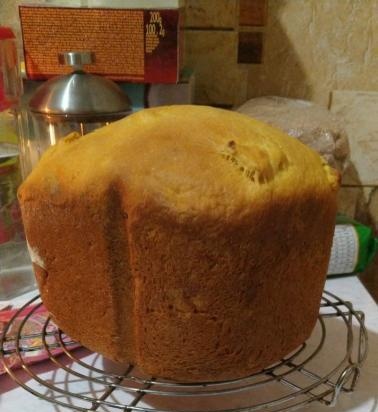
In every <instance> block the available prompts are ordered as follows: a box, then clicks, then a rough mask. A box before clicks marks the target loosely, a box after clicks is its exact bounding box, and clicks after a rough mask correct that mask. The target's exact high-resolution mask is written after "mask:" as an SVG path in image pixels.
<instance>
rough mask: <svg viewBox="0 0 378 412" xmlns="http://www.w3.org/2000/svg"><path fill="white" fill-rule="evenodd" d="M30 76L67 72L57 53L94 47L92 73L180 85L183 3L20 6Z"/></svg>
mask: <svg viewBox="0 0 378 412" xmlns="http://www.w3.org/2000/svg"><path fill="white" fill-rule="evenodd" d="M19 12H20V21H21V27H22V36H23V45H24V56H25V69H26V74H27V77H28V78H29V79H32V80H43V79H48V78H50V77H52V76H56V75H61V74H65V73H68V72H70V71H71V68H69V67H65V66H62V65H61V64H59V61H58V54H59V53H63V52H68V51H91V52H93V53H94V55H95V62H94V63H93V64H90V65H88V66H86V67H85V70H86V71H88V72H89V73H94V74H100V75H104V76H106V77H108V78H110V79H113V80H118V81H129V82H138V83H177V82H178V80H179V74H180V69H181V67H182V56H183V53H182V48H183V41H182V34H181V31H180V27H181V24H182V13H183V9H182V8H181V7H177V8H171V9H150V8H149V9H136V8H130V9H127V8H74V7H41V6H20V7H19Z"/></svg>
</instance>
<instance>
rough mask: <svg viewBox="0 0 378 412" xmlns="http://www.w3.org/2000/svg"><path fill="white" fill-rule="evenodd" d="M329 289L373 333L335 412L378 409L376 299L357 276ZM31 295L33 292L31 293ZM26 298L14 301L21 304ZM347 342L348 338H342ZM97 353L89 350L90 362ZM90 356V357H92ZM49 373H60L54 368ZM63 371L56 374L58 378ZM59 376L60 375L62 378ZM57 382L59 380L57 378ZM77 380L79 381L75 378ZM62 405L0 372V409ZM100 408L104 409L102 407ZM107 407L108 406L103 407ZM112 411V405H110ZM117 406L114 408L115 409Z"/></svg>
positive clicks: (60, 411) (27, 410)
mask: <svg viewBox="0 0 378 412" xmlns="http://www.w3.org/2000/svg"><path fill="white" fill-rule="evenodd" d="M326 290H328V291H329V292H332V293H334V294H336V295H337V296H339V297H340V298H342V299H344V300H348V301H351V302H352V303H353V305H354V307H355V308H356V309H359V310H362V311H363V312H365V315H366V327H367V329H368V333H369V353H368V358H367V360H366V362H365V364H364V366H363V368H362V372H361V377H360V380H359V382H358V384H357V388H356V390H355V391H354V392H353V393H350V394H349V393H341V395H340V397H339V400H338V402H337V405H336V407H335V408H332V411H333V412H347V411H348V412H378V307H377V304H376V303H375V301H374V299H373V298H372V297H371V295H370V294H369V292H368V291H367V290H366V288H365V286H364V284H363V283H362V282H361V281H360V280H359V278H358V277H356V276H349V277H337V278H331V279H329V280H328V281H327V284H326ZM28 295H29V296H30V294H28ZM22 300H23V298H19V299H17V300H14V301H12V303H14V304H19V303H21V301H22ZM340 341H341V342H342V344H344V342H345V341H342V340H341V339H340ZM95 356H96V355H95V354H90V355H89V354H88V356H87V358H86V362H88V359H90V358H91V357H95ZM88 357H89V358H88ZM38 368H39V369H40V371H41V373H46V372H47V371H46V370H44V368H48V363H47V362H42V363H41V364H40V365H39V366H38ZM49 373H50V374H51V373H52V374H53V375H54V373H56V372H54V371H51V366H50V367H49ZM58 375H59V374H56V375H55V378H56V377H57V376H58ZM58 380H59V379H58ZM54 382H56V381H54ZM73 384H75V383H74V382H73ZM66 410H68V409H65V408H63V407H60V406H56V405H52V404H50V403H48V402H45V401H42V400H40V399H38V398H36V397H34V396H33V395H31V394H29V393H28V392H26V391H25V390H23V389H21V388H19V387H17V385H16V384H14V383H13V381H12V380H11V379H10V378H9V377H8V376H6V375H3V376H0V411H1V412H16V411H17V412H19V411H20V412H64V411H66ZM99 410H100V409H99ZM101 410H102V411H105V409H101ZM106 410H107V411H109V410H108V409H106ZM112 410H113V409H112ZM305 410H306V411H310V412H315V411H319V412H321V411H327V410H330V409H329V408H328V407H326V406H323V405H320V404H318V403H314V404H311V405H310V406H308V407H307V408H306V409H305Z"/></svg>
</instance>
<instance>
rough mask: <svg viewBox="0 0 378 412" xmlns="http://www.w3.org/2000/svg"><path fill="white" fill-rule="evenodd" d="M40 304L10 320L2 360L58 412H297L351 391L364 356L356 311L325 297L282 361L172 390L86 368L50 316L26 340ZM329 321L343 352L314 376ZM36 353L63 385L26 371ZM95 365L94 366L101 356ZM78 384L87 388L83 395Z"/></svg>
mask: <svg viewBox="0 0 378 412" xmlns="http://www.w3.org/2000/svg"><path fill="white" fill-rule="evenodd" d="M35 303H37V305H36V306H34V308H33V309H32V310H30V311H28V313H27V314H26V315H25V316H24V317H23V319H22V322H21V323H20V325H19V327H18V328H17V329H16V330H14V323H15V319H16V318H17V317H19V316H20V314H23V313H24V312H25V310H26V309H28V308H30V306H31V305H32V304H35ZM41 305H42V302H41V301H40V298H39V296H36V297H35V298H33V299H32V300H30V301H29V302H28V303H26V304H25V305H24V306H23V307H22V308H21V309H20V310H19V311H18V312H17V313H16V314H15V315H14V316H13V318H12V319H11V320H10V322H9V323H8V324H7V326H6V328H5V330H4V333H3V336H2V337H1V339H0V358H1V359H2V361H3V363H4V366H5V369H6V371H7V373H8V374H9V375H10V377H11V378H12V379H13V380H14V381H16V382H17V383H18V384H19V385H20V386H21V387H23V388H24V389H26V390H27V391H29V392H30V393H32V394H33V395H35V396H37V397H39V398H42V399H45V400H46V401H49V402H52V403H54V404H55V405H56V406H61V407H68V408H70V409H71V410H77V411H82V412H88V411H97V410H98V411H100V410H101V411H115V410H123V411H140V412H141V411H147V412H152V411H154V412H167V411H169V412H199V411H201V412H203V411H214V412H247V411H248V412H250V411H261V410H264V411H275V412H278V411H293V410H297V409H300V408H301V407H303V406H305V405H307V404H309V403H311V402H314V401H318V402H321V403H323V404H325V405H329V406H333V405H335V403H336V401H337V398H338V396H339V394H340V392H350V391H353V390H354V388H355V385H356V382H357V379H358V377H359V373H360V368H361V366H362V364H363V362H364V360H365V358H366V355H367V331H366V328H365V325H364V314H363V312H361V311H357V310H354V309H353V306H352V304H351V303H350V302H346V301H344V300H342V299H340V298H338V297H337V296H335V295H333V294H332V293H329V292H324V294H323V297H322V302H321V307H320V314H319V318H318V323H317V326H316V328H317V329H318V334H317V335H318V336H317V337H316V338H313V337H311V338H310V339H309V340H308V341H307V342H305V343H303V344H302V346H301V347H299V348H298V349H297V350H296V351H295V352H293V353H291V354H290V355H288V356H287V357H285V358H284V359H282V360H281V361H280V362H278V363H276V364H275V365H272V366H271V367H269V368H266V369H264V370H262V371H261V372H259V373H255V374H253V375H251V376H249V377H246V378H243V379H237V380H232V381H224V382H202V383H195V384H193V383H190V384H188V383H176V382H171V381H164V380H159V379H155V378H151V377H144V376H143V375H142V374H140V373H139V372H138V371H137V370H136V369H135V368H134V367H133V366H132V365H127V366H126V367H125V369H124V371H123V372H122V373H118V372H113V371H109V368H104V366H103V365H102V366H98V365H97V364H96V363H93V362H92V361H91V363H88V362H85V361H84V360H83V359H80V358H79V357H78V356H77V355H76V353H77V352H74V351H72V345H73V344H74V342H73V341H71V340H70V339H69V338H68V337H66V336H65V335H64V334H63V332H62V331H61V330H59V329H57V328H56V327H55V326H54V325H53V324H52V323H51V320H50V318H49V317H47V318H46V321H45V323H44V325H43V327H42V330H41V331H40V332H38V333H35V334H33V335H31V334H27V333H25V332H24V331H25V327H26V325H27V323H28V321H29V320H30V318H31V316H32V315H33V313H34V312H35V311H36V310H37V309H38V307H40V306H41ZM330 320H331V321H332V320H338V324H339V326H340V320H341V325H342V329H343V331H344V336H345V342H344V344H345V350H343V352H342V356H341V358H340V359H337V360H336V359H333V356H331V357H328V359H327V362H326V363H327V364H328V370H327V371H319V370H316V368H315V366H314V365H313V364H314V362H315V361H316V360H317V359H318V358H321V357H322V355H323V353H322V352H324V349H325V346H326V344H327V340H330V335H331V334H332V333H333V327H332V325H329V321H330ZM339 332H340V331H339ZM338 336H339V335H338ZM30 338H41V339H42V345H37V346H27V345H25V344H24V342H25V340H26V339H30ZM338 347H342V345H338ZM54 348H61V349H62V350H63V353H64V355H61V356H55V355H54V354H53V353H52V350H53V349H54ZM41 349H42V350H44V351H45V352H46V354H47V355H48V359H49V361H50V362H51V363H52V365H54V367H55V371H56V373H59V374H60V375H61V378H60V379H61V380H63V381H64V385H63V386H62V385H61V384H62V382H59V379H45V378H44V377H43V376H42V375H40V374H38V373H36V372H35V371H34V370H33V367H32V366H30V365H26V364H25V362H24V359H23V355H24V354H25V353H27V352H30V351H37V350H41ZM12 354H13V355H14V354H16V355H17V357H18V358H19V360H20V362H21V369H19V370H12V369H11V368H10V365H9V355H12ZM327 356H328V355H327ZM96 358H97V360H98V359H100V357H99V356H97V357H96ZM102 361H104V360H102ZM105 363H106V362H105ZM314 368H315V369H314ZM105 369H106V370H105ZM110 369H111V368H110ZM22 371H24V372H26V374H27V376H28V380H27V381H26V382H25V379H21V378H20V374H21V373H22ZM80 384H81V385H80ZM83 384H86V385H87V387H86V388H85V389H83ZM58 410H60V409H59V408H58Z"/></svg>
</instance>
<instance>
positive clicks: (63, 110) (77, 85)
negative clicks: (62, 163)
mask: <svg viewBox="0 0 378 412" xmlns="http://www.w3.org/2000/svg"><path fill="white" fill-rule="evenodd" d="M59 61H60V62H61V63H64V64H66V65H69V66H72V67H73V70H74V71H73V72H72V73H70V74H68V75H63V76H58V77H54V78H52V79H50V80H48V81H47V82H45V83H44V84H42V85H41V86H40V87H39V88H38V89H37V90H36V91H35V93H34V94H33V96H32V98H31V99H30V101H29V108H30V110H31V112H33V113H34V114H38V115H41V116H46V117H47V118H48V119H49V120H52V121H68V120H72V121H78V122H98V121H106V120H109V121H111V120H115V119H119V118H121V117H124V116H126V115H128V114H129V113H130V112H131V104H130V100H129V98H128V96H127V95H126V93H124V92H123V91H122V89H121V88H120V87H119V86H118V85H117V84H115V83H114V82H113V81H111V80H108V79H106V78H104V77H101V76H97V75H93V74H89V73H86V72H85V71H84V70H83V66H84V65H86V64H91V63H93V62H94V55H93V53H91V52H67V53H63V54H60V55H59Z"/></svg>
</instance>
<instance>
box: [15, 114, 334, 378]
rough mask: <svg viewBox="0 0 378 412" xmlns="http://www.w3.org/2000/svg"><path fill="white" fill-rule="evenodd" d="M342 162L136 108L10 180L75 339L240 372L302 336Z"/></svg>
mask: <svg viewBox="0 0 378 412" xmlns="http://www.w3.org/2000/svg"><path fill="white" fill-rule="evenodd" d="M337 187H338V176H337V173H336V172H334V171H333V169H331V168H330V167H329V166H328V165H327V164H326V163H325V162H324V161H323V160H322V159H321V157H320V156H319V155H318V154H317V153H315V152H314V151H313V150H311V149H309V148H308V147H306V146H305V145H303V144H302V143H300V142H298V141H296V140H295V139H293V138H290V137H289V136H287V135H285V134H284V133H282V132H280V131H279V130H278V129H274V128H272V127H271V126H268V125H265V124H264V123H261V122H259V121H255V120H252V119H250V118H248V117H247V116H245V115H242V114H238V113H235V112H230V111H225V110H220V109H215V108H210V107H201V106H169V107H161V108H155V109H148V110H143V111H141V112H138V113H136V114H133V115H131V116H129V117H127V118H125V119H123V120H120V121H118V122H115V123H112V124H110V125H109V126H106V127H104V128H101V129H98V130H96V131H94V132H92V133H90V134H88V135H86V136H84V137H79V136H78V135H70V136H68V137H67V138H65V139H63V140H61V141H60V142H59V143H58V144H57V145H56V146H53V147H51V148H49V149H48V150H47V152H46V153H45V154H44V155H43V157H42V159H41V161H40V163H39V164H38V165H37V167H36V168H35V170H34V171H33V172H32V173H31V174H30V175H29V177H28V178H27V179H26V181H25V182H24V183H23V184H22V186H21V187H20V190H19V199H20V202H21V208H22V215H23V220H24V224H25V230H26V235H27V239H28V243H29V247H30V251H31V255H32V259H33V261H34V267H35V272H36V276H37V280H38V285H39V289H40V292H41V295H42V298H43V302H44V304H45V305H46V307H47V308H48V310H49V312H50V313H51V315H52V317H53V319H54V321H55V322H56V323H57V324H58V325H59V326H60V327H61V328H62V329H63V330H64V331H65V332H66V333H67V334H69V335H70V336H71V337H72V338H74V339H77V340H79V341H80V342H81V343H82V344H83V345H85V346H86V347H88V348H90V349H92V350H94V351H97V352H99V353H101V354H103V355H104V356H106V357H108V358H110V359H113V360H116V361H120V362H131V363H133V364H136V365H138V366H139V367H140V368H141V369H142V370H143V371H144V372H146V373H147V374H150V375H152V376H155V377H156V376H157V377H163V378H168V379H175V380H180V381H202V380H223V379H229V378H238V377H242V376H245V375H248V374H250V373H252V372H254V371H256V370H259V369H261V368H263V367H266V366H268V365H269V364H271V363H272V362H275V361H278V360H279V359H280V358H281V357H282V356H284V355H286V354H287V353H288V352H290V351H292V350H294V349H295V348H296V347H298V345H300V344H301V343H302V342H303V341H304V340H306V339H307V338H308V336H309V335H310V333H311V331H312V329H313V327H314V325H315V322H316V319H317V315H318V310H319V302H320V298H321V293H322V289H323V285H324V281H325V274H326V270H327V265H328V259H329V254H330V248H331V241H332V236H333V230H334V220H335V213H336V192H337Z"/></svg>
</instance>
